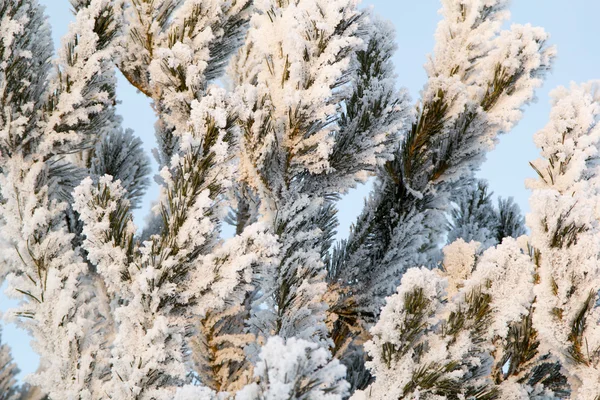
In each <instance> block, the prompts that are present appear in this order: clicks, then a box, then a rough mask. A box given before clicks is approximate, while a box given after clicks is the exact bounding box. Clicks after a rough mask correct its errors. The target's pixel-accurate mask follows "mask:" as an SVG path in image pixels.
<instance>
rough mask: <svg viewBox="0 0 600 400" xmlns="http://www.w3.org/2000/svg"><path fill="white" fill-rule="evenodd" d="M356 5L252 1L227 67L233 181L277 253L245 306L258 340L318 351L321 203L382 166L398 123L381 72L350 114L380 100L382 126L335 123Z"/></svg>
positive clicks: (356, 39)
mask: <svg viewBox="0 0 600 400" xmlns="http://www.w3.org/2000/svg"><path fill="white" fill-rule="evenodd" d="M356 5H357V4H356V2H355V1H353V0H335V1H322V0H308V1H300V2H290V1H283V2H279V1H260V2H256V3H255V10H254V13H253V14H252V17H251V19H250V27H249V30H248V36H247V38H246V42H245V44H244V46H243V47H242V48H241V49H240V51H239V52H238V54H237V56H236V57H235V58H234V59H233V60H232V64H231V66H230V77H231V80H232V82H233V84H234V85H235V89H236V93H237V95H238V96H239V99H240V104H239V110H238V112H239V115H240V120H241V123H242V129H243V135H242V136H241V149H240V150H241V151H240V153H239V157H240V163H239V166H240V175H241V179H242V180H243V182H244V183H245V184H248V186H249V187H250V188H251V189H252V190H254V191H256V193H257V195H258V197H259V199H260V216H259V220H261V221H264V223H265V224H267V225H269V226H272V229H273V230H274V232H277V234H278V236H279V241H280V243H281V244H282V245H281V256H280V260H281V261H280V265H279V266H278V268H277V269H276V270H273V271H270V272H268V273H266V274H265V276H264V277H263V282H262V283H261V295H260V296H259V299H258V300H257V301H255V302H254V307H253V308H254V310H255V311H254V312H253V314H254V315H253V318H252V325H253V326H254V327H255V329H256V330H258V331H260V332H262V334H266V335H267V336H268V335H272V334H276V335H281V336H282V337H285V338H289V337H292V336H297V337H298V338H300V339H305V340H312V341H318V342H321V343H323V344H327V338H326V336H327V330H326V327H325V322H324V320H325V309H326V305H325V304H324V302H323V296H324V293H325V291H326V282H325V273H326V272H325V268H324V267H325V265H324V262H323V260H322V257H321V255H322V254H321V246H323V242H324V241H326V240H328V239H327V238H326V237H325V236H326V232H325V231H324V230H323V229H321V227H320V226H319V223H321V222H320V221H323V216H324V215H327V212H326V210H329V209H330V208H329V207H330V205H331V203H330V200H329V199H327V198H325V195H328V194H329V193H332V192H344V191H345V190H347V188H349V187H351V186H353V185H354V184H355V182H356V181H357V180H362V179H364V177H365V176H366V175H365V173H366V172H367V171H368V170H369V169H373V168H374V167H375V166H376V165H378V164H381V163H382V161H383V160H384V159H385V157H386V156H385V152H386V151H387V150H386V149H385V147H383V146H382V143H384V142H385V141H386V140H388V139H389V138H393V135H395V134H396V132H395V131H396V129H397V128H398V126H400V125H399V123H401V122H402V118H396V117H395V116H394V115H395V113H397V114H401V115H404V114H403V113H404V109H403V108H402V107H403V106H402V104H403V103H402V102H395V101H394V100H393V99H392V98H391V96H392V93H393V83H392V81H391V80H390V79H389V78H390V77H389V76H388V75H391V74H390V70H389V64H385V65H384V66H383V67H382V68H384V69H387V71H386V72H385V73H383V74H382V76H381V77H377V78H375V79H374V82H372V87H369V89H368V92H367V93H366V94H365V96H364V97H363V98H362V99H360V100H358V104H357V105H356V107H357V110H358V108H360V110H358V112H359V113H360V114H365V113H366V111H364V109H368V108H369V106H368V104H369V102H375V99H377V98H381V105H382V107H384V108H385V110H383V111H381V113H382V115H384V116H386V118H387V116H389V118H388V119H386V120H385V121H383V124H382V125H381V126H380V125H374V126H373V129H371V130H370V128H369V127H368V124H367V126H365V127H359V126H358V125H356V124H355V122H356V121H349V122H348V124H347V130H345V129H343V127H342V125H343V123H338V121H337V119H338V118H337V114H338V113H339V112H340V110H341V107H340V106H341V103H342V102H343V101H344V100H345V99H347V98H349V97H351V93H352V92H351V90H352V89H353V88H352V87H351V84H350V83H349V81H350V78H349V77H350V76H353V75H352V74H355V73H357V72H356V71H358V65H357V59H356V58H354V57H355V52H356V51H362V50H364V46H365V43H364V41H363V39H362V38H361V37H360V35H359V33H358V30H359V23H358V20H360V19H361V15H360V13H359V11H358V10H357V8H356ZM314 10H320V12H318V13H315V12H314ZM382 45H384V46H387V47H389V46H390V44H389V43H384V44H382ZM361 79H362V78H361ZM379 79H381V81H379ZM357 80H358V79H357ZM361 82H363V81H362V80H361ZM370 85H371V84H370ZM355 100H356V99H355ZM361 102H362V103H361ZM378 112H380V111H378ZM359 119H360V118H359ZM384 119H385V118H384ZM363 138H364V139H363ZM336 140H339V141H340V142H339V143H344V141H347V142H348V148H338V147H336V143H337V142H336ZM354 145H356V146H358V147H353V146H354ZM382 153H383V154H382ZM354 156H357V157H359V159H357V162H358V163H360V166H359V165H358V164H356V163H352V162H350V163H346V164H344V166H343V165H341V164H337V167H338V168H337V169H334V167H333V164H335V163H336V162H338V161H340V160H344V161H347V159H346V157H354ZM355 167H358V168H356V169H355V170H354V169H353V168H355ZM324 247H326V246H324Z"/></svg>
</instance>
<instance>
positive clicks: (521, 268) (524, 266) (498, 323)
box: [461, 238, 535, 340]
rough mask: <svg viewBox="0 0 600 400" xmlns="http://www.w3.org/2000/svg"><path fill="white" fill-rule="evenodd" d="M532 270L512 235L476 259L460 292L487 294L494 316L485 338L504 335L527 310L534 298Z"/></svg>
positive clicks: (532, 265)
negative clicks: (473, 291)
mask: <svg viewBox="0 0 600 400" xmlns="http://www.w3.org/2000/svg"><path fill="white" fill-rule="evenodd" d="M523 239H524V238H523ZM534 272H535V266H534V264H533V263H532V262H531V258H530V257H529V255H528V254H526V253H525V252H524V250H523V249H522V246H521V244H520V243H519V242H518V241H517V240H515V239H513V238H507V239H505V240H504V241H503V242H502V244H500V245H498V246H497V247H494V248H490V249H488V250H487V251H486V252H485V253H483V255H482V256H481V258H480V259H479V260H478V261H477V266H476V269H475V271H474V272H473V273H472V275H471V276H470V277H468V278H467V279H466V280H465V281H464V282H463V287H462V288H461V292H462V293H468V292H469V291H472V290H474V289H478V288H480V290H481V291H482V292H483V293H486V294H489V295H490V298H491V302H490V307H491V308H492V310H493V311H492V312H493V314H494V316H493V322H492V323H491V324H490V327H489V329H488V331H487V339H488V340H491V339H493V338H502V339H504V338H506V335H507V333H508V328H509V326H510V323H512V322H515V321H519V320H520V319H521V317H522V316H525V315H527V314H528V313H529V307H530V306H531V304H532V302H533V298H534V295H533V282H534Z"/></svg>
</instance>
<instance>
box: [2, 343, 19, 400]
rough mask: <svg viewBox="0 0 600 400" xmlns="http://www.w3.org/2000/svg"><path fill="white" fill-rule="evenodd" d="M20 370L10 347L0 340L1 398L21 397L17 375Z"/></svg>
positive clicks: (4, 399) (3, 399) (6, 399)
mask: <svg viewBox="0 0 600 400" xmlns="http://www.w3.org/2000/svg"><path fill="white" fill-rule="evenodd" d="M18 372H19V369H18V368H17V365H16V364H15V362H14V361H13V358H12V355H11V354H10V348H9V347H8V346H7V345H6V344H2V342H1V341H0V400H17V399H20V396H19V395H18V391H17V389H18V388H17V386H16V384H17V380H16V379H15V376H16V375H17V373H18Z"/></svg>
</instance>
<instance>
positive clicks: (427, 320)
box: [353, 268, 456, 399]
mask: <svg viewBox="0 0 600 400" xmlns="http://www.w3.org/2000/svg"><path fill="white" fill-rule="evenodd" d="M446 287H447V282H446V280H445V279H444V278H442V277H441V276H440V275H439V274H437V273H436V272H435V271H430V270H427V269H425V268H411V269H409V270H408V271H407V272H406V273H405V274H404V276H403V277H402V283H401V285H400V286H399V287H398V291H397V293H396V294H394V295H393V296H390V297H388V298H387V299H386V305H385V307H384V308H383V309H382V310H381V314H380V317H379V321H378V323H377V325H375V326H374V327H373V328H372V329H371V334H372V336H373V339H372V340H371V341H369V342H367V343H366V344H365V350H366V351H367V352H368V354H369V355H370V356H371V361H368V362H367V367H368V368H369V369H370V370H371V373H372V374H373V375H374V376H375V377H376V380H375V382H374V383H373V384H371V385H370V386H369V387H368V388H367V389H365V392H364V393H357V394H355V395H354V397H353V398H354V399H361V398H372V399H386V398H401V397H402V396H403V395H404V387H405V386H406V385H408V384H409V383H410V382H411V381H412V380H413V374H414V372H415V370H416V369H418V368H419V366H420V365H427V364H428V363H436V365H438V364H439V363H441V364H442V365H443V363H444V362H447V361H448V358H449V357H450V355H449V354H448V352H447V350H446V349H445V346H444V344H445V343H444V342H443V341H441V340H437V341H434V342H431V343H430V347H429V348H430V350H431V351H430V352H429V353H428V354H427V356H425V357H426V358H425V359H424V360H422V361H420V360H419V357H418V356H417V355H416V354H415V350H414V347H416V346H417V345H418V344H419V343H427V342H428V339H429V336H430V335H431V331H432V330H433V329H434V327H435V326H436V325H437V324H438V323H440V322H441V321H440V320H439V317H438V316H437V314H438V313H439V312H440V310H441V309H442V308H443V300H444V298H445V296H446ZM415 297H416V298H415ZM413 305H414V307H415V309H414V310H413V307H412V306H413ZM414 325H416V327H415V326H414ZM407 339H409V340H410V345H409V346H407V345H406V343H405V340H407ZM396 351H397V352H398V353H397V354H394V353H395V352H396ZM421 362H422V363H421ZM454 375H455V376H456V374H454ZM417 390H418V389H417ZM417 396H418V395H417ZM421 396H423V397H420V398H426V399H437V398H438V397H435V396H433V397H432V396H431V395H429V397H428V394H427V393H426V392H425V391H424V392H423V393H421ZM416 398H419V397H416Z"/></svg>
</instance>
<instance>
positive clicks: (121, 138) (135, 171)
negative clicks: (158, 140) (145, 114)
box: [90, 129, 150, 208]
mask: <svg viewBox="0 0 600 400" xmlns="http://www.w3.org/2000/svg"><path fill="white" fill-rule="evenodd" d="M142 145H143V143H142V140H141V139H140V138H138V137H135V136H133V131H131V130H129V129H128V130H126V131H123V130H120V129H119V130H114V131H112V132H110V133H109V134H108V135H106V136H105V137H104V138H103V139H102V140H100V141H99V142H98V144H96V148H95V156H94V159H93V160H92V167H91V168H90V172H91V174H92V175H93V176H96V177H100V176H103V175H110V176H112V177H113V178H114V180H115V181H116V180H118V181H120V182H121V185H122V186H124V187H125V189H126V191H127V198H128V199H129V201H130V202H131V206H132V208H135V206H137V205H139V202H140V201H141V198H142V196H143V195H144V193H145V191H146V189H147V187H148V186H149V185H150V179H149V178H148V174H149V173H150V159H149V158H148V156H147V155H146V154H144V151H143V147H142Z"/></svg>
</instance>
